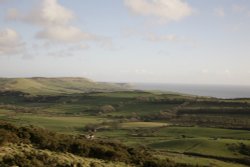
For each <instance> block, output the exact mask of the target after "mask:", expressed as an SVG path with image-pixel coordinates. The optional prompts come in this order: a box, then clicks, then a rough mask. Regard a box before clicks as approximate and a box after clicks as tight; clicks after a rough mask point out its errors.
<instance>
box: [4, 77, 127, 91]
mask: <svg viewBox="0 0 250 167" xmlns="http://www.w3.org/2000/svg"><path fill="white" fill-rule="evenodd" d="M127 86H128V85H126V84H116V83H105V82H94V81H91V80H89V79H86V78H72V77H71V78H70V77H63V78H42V77H36V78H0V90H1V91H21V92H24V93H28V94H33V95H56V94H72V93H85V92H96V91H118V90H125V89H127V88H128V87H127Z"/></svg>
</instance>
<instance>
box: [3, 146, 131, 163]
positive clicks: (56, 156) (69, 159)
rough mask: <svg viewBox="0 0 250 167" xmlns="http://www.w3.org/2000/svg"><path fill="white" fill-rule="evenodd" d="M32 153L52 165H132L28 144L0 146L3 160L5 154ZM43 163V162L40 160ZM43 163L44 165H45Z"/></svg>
mask: <svg viewBox="0 0 250 167" xmlns="http://www.w3.org/2000/svg"><path fill="white" fill-rule="evenodd" d="M27 155H32V156H33V158H34V157H38V158H39V157H47V161H48V162H49V165H50V166H56V165H58V166H59V165H61V166H63V165H65V164H67V165H68V166H77V164H81V166H84V167H92V166H96V167H103V166H105V167H129V166H131V165H126V164H124V163H122V162H110V161H104V160H100V159H94V158H86V157H80V156H77V155H74V154H71V153H63V152H53V151H50V150H41V149H37V148H34V147H33V146H32V145H27V144H18V145H17V144H12V143H8V144H6V145H5V146H2V147H1V148H0V161H2V158H3V157H4V156H8V157H16V156H22V157H24V156H27ZM40 164H41V165H42V162H40ZM43 165H44V166H47V165H48V164H43ZM43 165H42V166H43Z"/></svg>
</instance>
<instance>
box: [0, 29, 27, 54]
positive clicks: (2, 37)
mask: <svg viewBox="0 0 250 167" xmlns="http://www.w3.org/2000/svg"><path fill="white" fill-rule="evenodd" d="M24 48H25V44H24V42H23V41H22V39H21V37H20V36H19V35H18V33H17V32H16V31H15V30H13V29H10V28H6V29H2V30H0V55H11V54H18V53H21V52H22V51H24Z"/></svg>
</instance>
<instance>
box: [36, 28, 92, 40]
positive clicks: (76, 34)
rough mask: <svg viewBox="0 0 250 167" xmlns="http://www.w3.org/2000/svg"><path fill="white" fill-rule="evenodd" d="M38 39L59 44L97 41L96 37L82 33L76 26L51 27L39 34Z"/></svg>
mask: <svg viewBox="0 0 250 167" xmlns="http://www.w3.org/2000/svg"><path fill="white" fill-rule="evenodd" d="M36 37H37V38H40V39H48V40H52V41H58V42H79V41H82V40H94V39H96V37H95V36H94V35H91V34H89V33H85V32H82V31H81V30H80V29H79V28H77V27H74V26H49V27H46V28H45V29H44V30H42V31H40V32H38V33H37V35H36Z"/></svg>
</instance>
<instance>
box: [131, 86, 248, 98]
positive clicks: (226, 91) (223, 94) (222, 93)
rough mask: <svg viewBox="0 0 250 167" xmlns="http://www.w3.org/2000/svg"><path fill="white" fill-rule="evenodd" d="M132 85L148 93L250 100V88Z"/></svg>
mask: <svg viewBox="0 0 250 167" xmlns="http://www.w3.org/2000/svg"><path fill="white" fill-rule="evenodd" d="M132 85H133V88H135V89H138V90H147V91H163V92H175V93H182V94H189V95H196V96H208V97H215V98H225V99H230V98H250V86H239V85H202V84H167V83H133V84H132Z"/></svg>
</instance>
